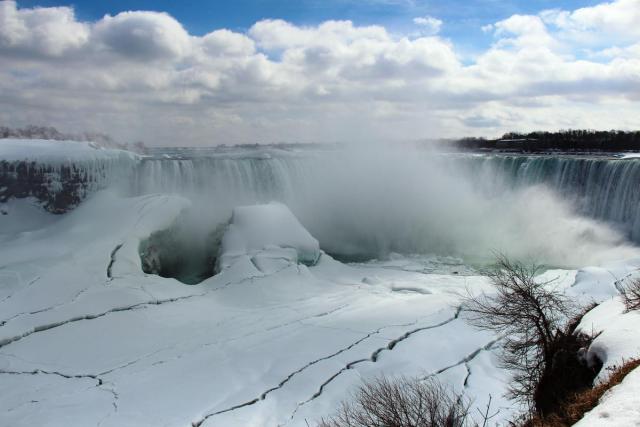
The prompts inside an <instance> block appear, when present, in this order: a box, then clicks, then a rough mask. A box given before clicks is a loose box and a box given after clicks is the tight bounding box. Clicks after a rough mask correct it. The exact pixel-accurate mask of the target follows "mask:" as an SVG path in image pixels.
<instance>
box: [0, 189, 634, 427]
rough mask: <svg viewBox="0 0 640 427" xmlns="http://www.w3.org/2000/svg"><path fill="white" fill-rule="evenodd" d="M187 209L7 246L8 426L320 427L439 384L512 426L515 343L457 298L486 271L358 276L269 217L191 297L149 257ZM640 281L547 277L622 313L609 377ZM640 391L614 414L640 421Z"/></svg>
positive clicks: (2, 333) (398, 269) (3, 278)
mask: <svg viewBox="0 0 640 427" xmlns="http://www.w3.org/2000/svg"><path fill="white" fill-rule="evenodd" d="M20 203H22V202H17V205H19V204H20ZM24 203H28V202H27V201H24ZM17 205H16V204H15V203H14V205H12V206H11V207H10V208H11V209H12V210H14V211H18V210H19V209H21V208H20V207H17ZM188 205H189V202H188V201H187V200H186V199H183V198H180V197H178V196H168V195H149V196H142V197H136V198H121V197H120V196H116V195H114V194H111V193H109V192H100V193H97V194H96V195H94V196H92V197H91V198H90V199H89V200H87V201H86V202H85V203H83V204H82V205H81V206H80V207H79V208H77V209H76V210H74V211H72V212H70V213H68V214H65V215H64V216H62V217H57V218H56V219H55V221H52V222H49V221H42V222H41V223H40V225H39V226H38V224H35V223H34V224H32V226H31V227H29V228H28V229H24V228H23V229H20V230H17V231H15V232H13V233H4V234H2V235H0V240H1V242H2V244H1V246H0V378H1V381H0V396H2V397H1V398H0V425H2V426H12V427H16V426H34V425H37V426H65V427H69V426H87V425H100V426H118V427H125V426H154V427H156V426H189V425H192V424H194V425H203V426H276V425H287V426H306V425H307V424H308V425H315V423H316V422H317V421H318V420H319V419H320V418H321V417H323V416H326V415H330V414H331V413H332V412H333V411H334V410H335V409H336V408H337V405H338V403H339V402H340V401H341V400H342V399H344V398H346V397H348V395H349V392H350V391H352V390H353V389H354V388H355V387H357V386H358V385H359V384H361V381H362V380H363V379H371V378H375V377H377V376H380V375H382V374H385V375H391V376H393V375H405V376H421V377H429V376H434V375H435V376H437V377H438V378H440V379H441V380H442V381H444V382H446V383H447V384H449V385H450V386H451V387H452V388H454V389H455V390H457V391H460V392H464V393H465V394H466V395H467V396H468V397H469V398H471V399H473V405H474V406H476V407H478V408H480V409H484V408H485V407H486V405H487V402H488V400H489V396H491V399H492V406H491V409H492V411H497V410H499V411H500V412H499V415H498V416H497V417H496V418H494V419H493V421H495V422H497V423H500V422H503V421H505V420H507V419H508V418H509V417H510V416H511V415H512V414H513V413H514V412H515V411H517V410H518V408H517V407H516V406H515V405H514V404H513V403H512V402H510V401H508V400H507V399H506V398H505V397H504V393H505V391H506V387H507V384H508V381H509V378H508V374H507V373H506V372H504V371H503V370H501V369H500V368H499V367H498V366H497V354H498V352H499V349H500V341H499V340H498V339H497V337H495V336H493V335H491V334H490V333H487V332H482V331H478V330H475V329H473V328H471V327H470V326H468V325H467V324H466V323H465V321H464V320H463V319H462V318H461V317H460V309H459V293H461V292H464V291H465V290H467V289H470V290H472V291H480V290H487V289H489V284H488V282H487V280H486V279H485V278H484V277H482V276H480V275H479V274H477V273H475V272H474V271H473V269H471V268H469V267H465V266H463V265H459V263H458V264H456V262H455V260H445V263H444V264H445V265H444V267H443V268H442V269H437V268H436V269H434V268H433V260H432V259H427V258H420V257H401V256H396V257H394V258H392V259H391V260H389V261H386V262H378V263H365V264H357V265H356V264H352V265H345V264H342V263H339V262H337V261H335V260H333V259H332V258H331V257H330V256H328V255H327V254H325V253H322V252H321V251H319V249H318V246H317V245H318V244H317V241H316V240H315V239H314V238H313V237H312V236H311V235H310V234H309V233H308V232H306V230H304V228H303V227H302V226H301V225H300V224H299V223H298V222H297V220H295V217H293V215H290V212H288V210H287V209H286V207H284V206H283V205H270V206H267V207H262V208H257V209H256V208H254V209H240V210H236V212H234V219H233V221H234V224H233V225H232V229H235V231H233V233H234V235H232V236H231V237H229V236H228V241H227V246H226V247H225V244H224V243H223V252H224V253H226V254H227V255H229V256H226V257H225V262H224V263H223V265H222V270H221V271H220V273H219V274H217V275H216V276H214V277H212V278H210V279H207V280H205V281H204V282H202V283H200V284H199V285H193V286H188V285H185V284H182V283H180V282H178V281H176V280H174V279H166V278H161V277H158V276H153V275H145V274H144V273H143V272H142V270H141V266H140V258H139V255H138V245H139V242H140V241H141V239H144V238H146V237H147V236H148V235H149V234H150V233H151V232H153V231H155V230H161V229H164V228H166V227H168V226H169V225H170V224H171V223H172V222H173V221H174V220H175V219H176V218H177V217H178V215H179V213H180V212H181V211H182V210H183V209H184V208H186V207H188ZM265 209H266V210H265ZM0 220H2V217H0ZM256 227H258V228H262V229H261V230H258V231H256V230H255V228H256ZM248 230H251V232H250V233H248ZM283 230H289V232H288V233H287V236H284V237H282V234H283V233H284V231H283ZM260 231H261V232H260ZM280 231H282V233H281V232H280ZM251 236H259V237H260V239H259V240H260V241H257V240H254V241H249V240H247V239H250V238H251ZM243 239H244V240H243ZM240 249H241V250H240ZM225 251H226V252H225ZM299 260H300V261H305V263H304V264H302V263H298V262H297V261H299ZM305 264H306V265H305ZM637 265H640V263H639V262H638V261H627V262H624V263H618V264H615V265H611V266H608V267H607V268H602V267H593V268H587V269H583V270H581V271H579V272H576V271H565V270H551V271H547V272H546V273H545V277H547V278H556V279H557V280H556V286H561V287H563V288H566V289H567V292H569V293H570V294H572V295H574V296H575V298H576V299H579V300H583V301H588V300H590V299H595V300H597V301H606V302H605V303H604V304H603V305H601V306H600V307H599V308H598V309H596V310H595V311H594V312H593V313H592V314H590V315H589V316H587V317H586V318H585V320H584V321H583V324H582V327H583V328H585V329H591V328H593V330H597V331H599V330H604V332H603V333H602V334H601V335H600V336H599V337H598V339H597V340H596V342H595V343H594V346H592V349H591V350H590V351H591V352H593V353H596V354H598V355H599V357H602V355H605V356H604V357H605V359H606V366H609V365H612V364H616V363H619V361H620V359H621V358H628V357H632V355H633V353H634V351H637V352H640V348H639V347H638V343H639V342H640V341H639V340H638V332H637V330H638V328H637V325H638V321H639V320H640V319H639V318H638V315H637V314H635V313H628V314H622V308H621V305H620V302H619V301H618V299H617V297H616V294H617V291H616V288H615V285H614V282H615V281H616V280H617V279H619V278H622V277H625V276H626V275H628V274H632V273H633V271H635V268H636V266H637ZM634 326H635V330H634ZM634 334H635V335H634ZM629 336H633V337H634V338H633V339H631V338H628V337H629ZM633 346H635V347H633ZM638 381H640V379H639V378H638V375H637V372H635V373H634V375H633V376H631V375H630V376H629V378H628V379H627V380H626V381H625V383H623V384H622V385H621V386H619V390H620V391H619V392H616V390H614V393H612V395H611V396H610V397H609V398H608V400H606V402H605V404H608V405H617V406H613V407H614V408H619V407H621V406H620V403H619V402H618V401H620V400H621V401H623V402H624V403H625V404H627V403H628V402H629V401H633V399H636V401H635V402H636V403H634V404H635V407H636V408H637V407H640V405H639V404H638V403H637V399H638V398H637V394H635V395H634V390H635V389H637V387H638ZM616 393H617V394H616ZM618 395H619V396H622V397H620V398H619V399H618V401H617V400H615V399H617V397H616V396H618ZM607 402H608V403H607ZM616 402H618V403H616ZM597 410H598V409H597ZM597 410H596V411H597ZM596 411H594V413H595V412H596ZM473 412H474V413H476V411H473ZM590 416H592V417H598V419H597V420H598V421H594V422H592V423H591V424H586V425H605V424H604V423H603V422H602V420H604V419H605V418H603V417H604V416H603V415H602V414H601V413H600V414H599V415H598V414H596V415H590ZM598 422H599V423H598ZM623 424H624V423H623ZM623 424H620V423H618V424H616V425H623ZM625 425H628V424H625Z"/></svg>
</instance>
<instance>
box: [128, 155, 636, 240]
mask: <svg viewBox="0 0 640 427" xmlns="http://www.w3.org/2000/svg"><path fill="white" fill-rule="evenodd" d="M427 157H436V158H437V159H438V160H437V162H434V161H433V159H432V160H431V161H429V162H428V161H426V160H425V166H424V167H425V168H434V164H435V163H437V166H436V167H437V168H442V170H448V171H449V172H450V173H452V174H454V173H457V174H460V175H463V176H466V177H467V178H468V179H469V180H470V181H471V182H472V183H473V185H474V186H475V187H476V188H477V189H478V191H482V192H483V193H484V194H500V193H502V192H504V191H507V190H510V189H523V188H526V187H530V186H534V185H544V186H546V187H548V188H550V189H552V190H553V191H554V192H555V193H557V194H558V195H559V196H560V197H561V198H563V199H565V200H567V201H569V202H570V203H571V204H572V206H573V207H574V208H575V210H576V211H577V212H578V213H580V214H582V215H585V216H588V217H591V218H594V219H598V220H601V221H605V222H608V223H610V224H613V225H615V226H616V227H617V228H619V229H620V230H622V231H623V232H624V233H625V235H627V236H628V237H629V238H630V239H631V240H633V241H634V242H638V243H640V209H638V208H639V207H640V191H638V185H639V184H640V160H635V159H614V158H596V157H576V156H554V157H550V156H519V155H492V154H489V155H468V154H454V155H445V154H436V155H431V156H427V155H426V154H425V155H424V158H425V159H426V158H427ZM351 161H352V159H350V158H349V157H347V158H343V156H342V153H341V152H340V151H327V152H315V151H308V152H307V151H302V152H288V151H284V150H274V149H256V150H248V151H240V152H238V151H237V150H236V151H235V152H231V153H224V152H223V153H220V152H218V151H216V150H211V151H204V150H193V151H189V150H182V151H181V152H180V153H179V154H176V153H172V154H169V155H168V154H166V153H165V154H163V155H156V156H152V157H148V158H145V159H143V160H142V161H140V162H139V164H138V166H137V168H136V170H135V172H134V177H133V179H132V182H133V187H132V191H133V193H135V194H146V193H155V192H175V193H180V194H185V195H194V196H196V195H197V196H198V197H202V195H208V196H211V197H213V198H216V199H217V200H218V201H219V202H220V203H224V204H229V205H232V204H238V203H257V202H267V201H270V200H279V201H282V202H284V203H287V204H289V205H291V206H293V207H294V208H297V209H298V211H299V210H301V209H303V207H304V206H308V205H309V204H312V205H313V204H314V203H315V205H317V202H314V201H313V198H314V194H315V193H317V191H318V187H319V186H321V183H322V182H326V181H327V180H334V181H335V180H336V174H337V175H339V176H340V177H341V178H342V179H344V181H345V182H344V185H350V184H351V183H350V182H349V181H350V175H349V173H348V172H345V171H348V169H349V168H350V167H351V165H350V162H351ZM365 161H366V160H365ZM416 178H417V179H419V178H420V177H416Z"/></svg>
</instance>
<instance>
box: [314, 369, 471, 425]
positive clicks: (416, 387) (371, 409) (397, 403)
mask: <svg viewBox="0 0 640 427" xmlns="http://www.w3.org/2000/svg"><path fill="white" fill-rule="evenodd" d="M471 425H472V424H471V421H470V417H469V403H468V402H467V401H466V400H465V399H464V398H463V397H462V396H459V395H455V394H453V393H451V392H450V391H449V390H448V389H447V388H445V387H444V386H442V385H441V384H440V383H439V382H437V381H436V380H435V379H427V380H423V381H420V380H417V379H405V378H401V379H398V380H389V379H387V378H384V377H383V378H380V379H377V380H375V381H371V382H366V383H364V384H363V385H362V386H360V388H359V389H358V390H357V391H356V392H355V394H354V395H353V398H352V400H350V401H345V402H343V403H342V405H341V408H340V410H339V411H338V413H337V414H336V415H334V416H333V417H332V418H329V419H327V420H324V419H323V420H322V421H321V422H320V424H319V427H467V426H471Z"/></svg>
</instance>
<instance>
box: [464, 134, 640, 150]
mask: <svg viewBox="0 0 640 427" xmlns="http://www.w3.org/2000/svg"><path fill="white" fill-rule="evenodd" d="M454 144H455V145H456V146H457V147H458V148H460V149H462V150H470V151H476V150H480V151H482V150H501V151H513V152H531V153H536V152H546V151H567V152H571V151H576V152H597V151H602V152H615V151H640V131H633V132H626V131H619V130H611V131H595V130H565V131H559V132H530V133H518V132H509V133H506V134H504V135H503V136H502V137H501V138H498V139H485V138H462V139H460V140H457V141H454Z"/></svg>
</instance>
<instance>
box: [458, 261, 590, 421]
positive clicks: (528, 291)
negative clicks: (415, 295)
mask: <svg viewBox="0 0 640 427" xmlns="http://www.w3.org/2000/svg"><path fill="white" fill-rule="evenodd" d="M538 272H539V267H538V266H536V265H531V266H527V265H524V264H522V263H519V262H513V261H511V260H509V259H507V258H506V257H505V256H503V255H498V256H497V260H496V265H495V268H493V269H492V270H491V271H490V272H489V273H488V276H489V278H490V279H491V281H492V283H493V285H494V286H495V293H494V294H491V295H487V294H485V293H482V294H480V295H478V296H475V295H468V296H467V297H466V298H465V300H464V303H463V304H464V310H465V311H466V317H467V319H468V320H469V322H470V323H471V324H473V325H475V326H476V327H479V328H481V329H488V330H492V331H494V332H496V333H497V334H499V335H501V336H504V337H505V338H504V352H503V354H502V364H503V366H504V367H505V368H507V369H509V370H511V371H512V372H513V375H514V378H513V383H512V384H511V386H510V396H511V397H512V398H515V399H518V400H520V401H521V402H524V403H525V404H527V405H528V407H529V408H530V410H531V412H532V413H538V414H545V413H551V412H553V411H554V409H555V408H556V407H557V405H559V404H560V402H562V401H563V400H564V399H565V398H566V396H567V394H569V393H571V391H572V390H575V389H580V388H582V387H585V386H590V382H591V381H592V380H593V378H594V376H595V372H594V371H593V370H592V369H589V368H588V367H586V366H585V365H583V363H582V362H581V361H580V360H578V355H577V353H578V350H579V349H580V348H581V347H584V346H587V345H588V344H589V343H590V338H589V337H587V336H584V335H578V334H574V332H575V328H576V327H577V325H578V323H579V321H580V318H581V317H582V316H581V315H580V316H577V317H575V318H574V319H572V320H571V321H567V319H569V318H570V317H571V314H572V313H573V312H574V311H575V310H574V307H573V304H572V303H571V302H570V301H569V300H568V298H567V297H566V296H565V295H564V294H563V293H562V292H561V291H558V290H555V289H553V288H552V287H551V286H549V285H551V283H552V282H553V281H547V282H539V281H536V280H535V277H536V275H537V273H538Z"/></svg>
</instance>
